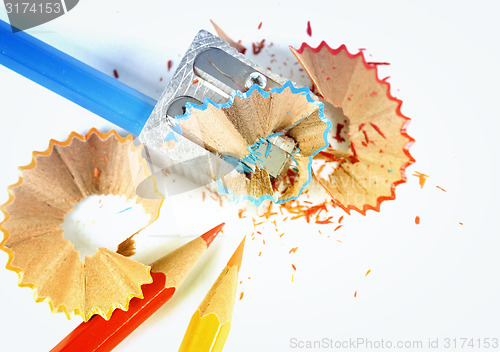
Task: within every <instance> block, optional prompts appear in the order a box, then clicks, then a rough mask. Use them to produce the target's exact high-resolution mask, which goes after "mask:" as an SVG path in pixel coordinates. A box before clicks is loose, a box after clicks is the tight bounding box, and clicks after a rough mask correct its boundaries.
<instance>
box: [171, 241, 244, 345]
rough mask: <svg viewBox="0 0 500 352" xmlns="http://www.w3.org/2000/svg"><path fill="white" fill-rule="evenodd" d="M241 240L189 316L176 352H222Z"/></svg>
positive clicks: (231, 312) (240, 250) (234, 289)
mask: <svg viewBox="0 0 500 352" xmlns="http://www.w3.org/2000/svg"><path fill="white" fill-rule="evenodd" d="M244 246H245V238H244V239H243V241H241V243H240V245H239V246H238V248H237V249H236V251H235V252H234V254H233V256H232V257H231V259H229V262H228V263H227V265H226V267H225V268H224V270H222V273H221V274H220V275H219V277H218V278H217V280H216V281H215V283H214V284H213V286H212V288H211V289H210V291H208V293H207V295H206V296H205V298H204V299H203V302H201V304H200V306H199V307H198V310H197V311H196V312H195V313H194V314H193V317H192V318H191V322H190V323H189V326H188V328H187V331H186V334H185V335H184V339H183V340H182V344H181V347H180V348H179V352H219V351H222V348H223V347H224V343H225V342H226V339H227V336H228V335H229V330H230V328H231V317H232V315H233V308H234V301H235V298H236V288H237V286H238V271H239V269H240V266H241V258H242V257H243V248H244Z"/></svg>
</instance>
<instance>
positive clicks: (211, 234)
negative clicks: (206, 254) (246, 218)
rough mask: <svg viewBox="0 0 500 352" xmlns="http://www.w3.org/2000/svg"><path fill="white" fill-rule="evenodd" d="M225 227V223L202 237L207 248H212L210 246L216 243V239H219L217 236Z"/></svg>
mask: <svg viewBox="0 0 500 352" xmlns="http://www.w3.org/2000/svg"><path fill="white" fill-rule="evenodd" d="M224 225H226V223H225V222H223V223H222V224H220V225H217V226H215V227H214V228H213V229H211V230H209V231H207V232H205V233H204V234H203V235H201V236H200V237H201V238H203V240H204V241H205V242H206V243H207V248H208V247H210V244H211V243H212V242H213V241H214V239H215V237H217V235H218V234H219V232H220V231H221V230H222V228H223V227H224Z"/></svg>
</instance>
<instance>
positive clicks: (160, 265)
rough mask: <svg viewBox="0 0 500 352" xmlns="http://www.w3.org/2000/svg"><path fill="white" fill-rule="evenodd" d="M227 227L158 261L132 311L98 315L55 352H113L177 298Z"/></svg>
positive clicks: (210, 232)
mask: <svg viewBox="0 0 500 352" xmlns="http://www.w3.org/2000/svg"><path fill="white" fill-rule="evenodd" d="M223 226H224V223H222V224H220V225H219V226H217V227H215V228H213V229H212V230H210V231H208V232H206V233H205V234H203V235H201V236H200V237H198V238H197V239H195V240H193V241H191V242H189V243H187V244H185V245H184V246H182V247H180V248H178V249H176V250H175V251H173V252H172V253H170V254H168V255H166V256H164V257H162V258H161V259H159V260H157V261H156V262H154V263H153V264H152V269H151V276H152V277H153V282H152V283H151V284H148V285H143V286H142V293H143V295H144V299H139V298H133V299H132V300H131V301H130V304H129V309H128V311H123V310H121V309H117V310H115V311H114V313H113V315H112V316H111V318H110V319H109V320H108V321H106V320H104V318H102V317H101V316H99V315H95V316H94V317H92V319H90V320H89V321H88V322H83V323H81V324H80V325H79V326H77V327H76V329H75V330H73V331H72V332H71V333H70V334H69V335H68V336H66V337H65V338H64V339H63V340H62V341H61V342H59V344H57V346H55V347H54V348H53V349H52V350H51V352H62V351H64V352H69V351H78V352H87V351H88V352H90V351H92V352H95V351H99V352H105V351H111V350H112V349H113V348H115V347H116V346H117V345H118V344H119V343H120V342H122V341H123V339H125V338H126V337H127V336H128V335H130V333H132V331H134V330H135V329H137V328H138V327H139V325H141V324H142V323H143V322H144V321H145V320H146V319H147V318H149V317H150V316H151V315H152V314H153V313H154V312H156V311H157V310H158V309H159V308H160V307H161V306H163V304H165V302H167V301H168V300H169V299H170V298H171V297H172V296H173V295H174V293H175V290H176V289H177V287H179V285H180V284H181V282H182V280H183V279H184V277H186V276H187V274H188V273H189V272H190V271H191V268H192V267H193V266H194V265H195V264H196V262H197V261H198V259H199V258H200V257H201V255H202V254H203V253H204V252H205V251H206V250H207V248H208V247H209V246H210V244H211V243H212V241H213V240H214V239H215V237H216V236H217V235H218V234H219V232H220V230H221V229H222V227H223Z"/></svg>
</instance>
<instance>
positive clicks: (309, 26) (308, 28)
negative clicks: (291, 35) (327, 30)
mask: <svg viewBox="0 0 500 352" xmlns="http://www.w3.org/2000/svg"><path fill="white" fill-rule="evenodd" d="M306 33H307V35H308V36H311V35H312V30H311V21H307V29H306Z"/></svg>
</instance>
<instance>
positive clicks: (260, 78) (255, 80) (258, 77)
mask: <svg viewBox="0 0 500 352" xmlns="http://www.w3.org/2000/svg"><path fill="white" fill-rule="evenodd" d="M254 84H256V85H258V86H259V87H260V88H262V89H264V88H266V85H267V79H266V76H264V75H263V74H262V73H260V72H256V71H254V72H252V73H251V74H250V75H249V76H248V78H247V80H246V82H245V88H246V89H250V88H251V87H252V86H253V85H254Z"/></svg>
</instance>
